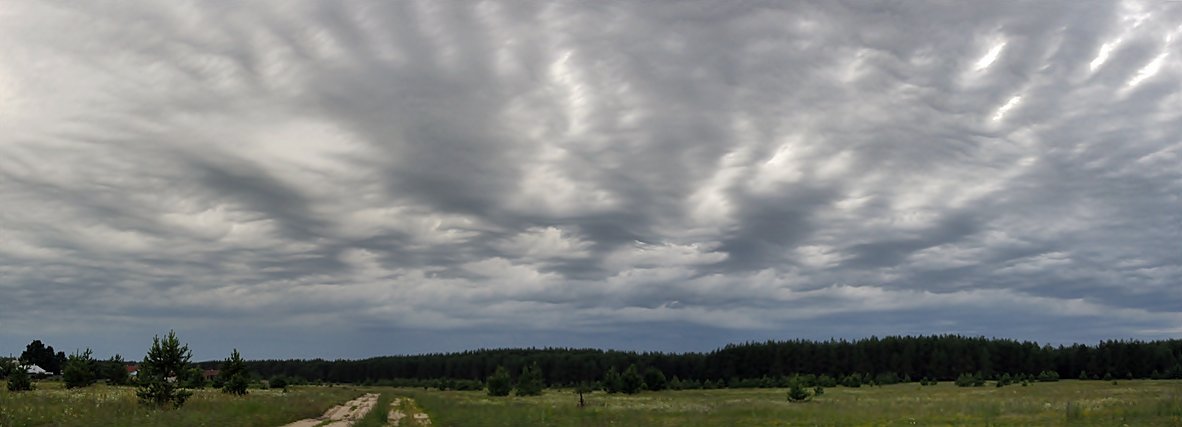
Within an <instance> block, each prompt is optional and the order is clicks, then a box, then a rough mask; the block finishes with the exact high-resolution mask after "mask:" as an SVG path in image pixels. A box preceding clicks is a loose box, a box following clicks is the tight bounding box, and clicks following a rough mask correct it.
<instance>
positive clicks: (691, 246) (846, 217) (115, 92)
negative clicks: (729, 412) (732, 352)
mask: <svg viewBox="0 0 1182 427" xmlns="http://www.w3.org/2000/svg"><path fill="white" fill-rule="evenodd" d="M1180 19H1182V6H1180V5H1177V4H1174V3H1168V2H1167V3H1162V2H1136V1H1128V2H1107V3H1088V4H1079V3H1078V2H1038V3H1019V2H1009V3H993V2H981V3H972V4H937V3H918V2H917V3H901V4H865V3H862V2H821V3H793V4H782V2H756V1H751V2H678V3H669V4H660V3H636V2H574V1H571V2H533V3H531V2H479V3H450V2H437V1H406V2H371V1H346V2H320V1H299V2H287V1H285V2H257V3H252V4H250V5H244V6H236V7H233V8H231V7H225V6H220V5H216V4H209V3H201V2H194V3H178V4H128V3H102V2H64V3H52V4H48V3H28V4H20V5H13V6H12V7H9V8H6V11H5V12H0V51H4V52H5V55H4V58H3V59H0V135H3V136H2V137H0V206H3V207H4V208H3V209H0V293H2V294H3V295H4V298H2V299H0V324H3V325H4V327H3V328H0V329H3V331H0V344H2V347H0V350H2V349H3V348H10V350H9V351H19V349H20V347H21V346H23V345H24V344H25V343H27V342H28V341H30V340H32V339H46V340H47V342H50V343H54V344H55V345H56V346H58V347H59V348H70V347H71V346H77V347H85V346H94V347H96V349H97V350H98V351H99V352H100V353H102V352H110V353H114V352H123V353H125V354H127V353H132V354H134V353H135V352H137V351H141V350H140V349H139V347H142V343H140V341H144V340H138V341H137V340H135V339H131V338H128V337H129V336H136V335H144V336H147V337H150V335H151V334H153V333H159V332H160V331H159V329H167V328H175V329H177V330H178V332H181V333H182V336H185V335H188V336H190V337H192V338H191V339H192V340H193V341H194V343H195V344H201V345H202V347H203V348H202V349H201V350H200V351H199V352H198V353H199V356H202V357H209V358H214V357H221V356H222V355H223V353H224V352H225V351H228V350H229V348H231V347H239V348H244V347H246V346H247V345H249V346H252V347H251V348H249V350H250V351H252V352H254V355H257V356H258V357H266V356H275V357H285V356H330V357H331V356H361V355H370V354H381V353H401V352H416V351H437V350H454V349H462V348H468V347H476V346H501V345H576V346H604V347H623V348H644V347H645V345H646V344H651V345H652V346H655V347H658V348H659V349H663V350H680V349H689V350H701V349H708V348H710V347H712V346H715V345H720V344H723V343H726V342H729V341H735V340H742V339H762V338H787V337H811V338H828V337H831V336H843V337H857V336H864V335H870V334H878V335H883V334H896V333H912V334H918V333H944V332H953V333H968V334H985V335H994V336H1011V337H1015V338H1022V339H1036V340H1043V341H1053V342H1071V341H1091V340H1096V339H1100V338H1125V337H1134V338H1155V337H1163V336H1176V335H1177V334H1178V333H1180V332H1182V329H1180V326H1179V325H1180V324H1182V304H1180V303H1179V302H1178V301H1182V291H1180V289H1182V287H1180V286H1179V283H1178V279H1177V278H1178V277H1182V275H1180V273H1182V255H1179V252H1178V251H1177V250H1176V249H1177V248H1176V247H1177V242H1178V241H1179V238H1182V210H1180V209H1178V207H1179V203H1180V200H1179V196H1180V195H1182V172H1180V170H1182V169H1179V168H1178V167H1177V165H1178V164H1179V161H1180V158H1179V156H1182V142H1179V139H1178V135H1182V113H1179V112H1180V111H1182V102H1180V100H1182V96H1180V92H1179V91H1178V81H1179V78H1180V77H1182V62H1179V59H1178V58H1177V55H1174V54H1172V53H1173V52H1174V51H1177V50H1178V49H1177V46H1178V43H1179V41H1178V38H1179V37H1180V36H1182V28H1180V27H1177V26H1176V25H1175V23H1176V22H1179V20H1180ZM244 341H245V342H249V343H243V342H244ZM318 342H321V343H325V344H326V345H325V346H323V347H319V346H317V345H316V343H318ZM378 343H387V344H378ZM465 344H471V345H465ZM203 352H204V353H203Z"/></svg>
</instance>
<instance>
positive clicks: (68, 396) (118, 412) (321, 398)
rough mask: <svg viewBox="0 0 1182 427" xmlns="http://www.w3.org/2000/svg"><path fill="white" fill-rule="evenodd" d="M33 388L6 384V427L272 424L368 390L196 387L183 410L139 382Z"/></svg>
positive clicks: (0, 409) (2, 399) (2, 410)
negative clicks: (150, 395) (157, 405)
mask: <svg viewBox="0 0 1182 427" xmlns="http://www.w3.org/2000/svg"><path fill="white" fill-rule="evenodd" d="M36 387H37V389H36V390H34V391H30V392H23V393H11V392H8V391H7V390H6V389H5V388H4V387H0V427H25V426H63V427H65V426H267V427H274V426H278V425H282V424H285V423H288V422H291V421H295V420H298V419H302V418H314V417H317V416H319V415H321V414H323V413H324V411H325V410H326V409H328V408H329V407H331V406H333V405H335V404H339V403H341V402H345V401H347V400H349V399H352V398H355V397H357V396H360V395H361V394H363V391H361V390H359V389H354V388H350V387H293V388H291V391H290V392H289V393H283V392H282V391H280V390H251V391H250V394H249V395H247V396H245V397H235V396H230V395H227V394H224V393H221V392H220V391H217V390H210V389H206V390H196V391H195V392H194V393H193V396H192V397H190V398H189V401H188V402H187V403H185V406H184V407H182V408H181V409H178V410H163V411H160V410H150V409H146V408H143V407H141V406H140V405H139V404H138V402H137V401H136V397H135V388H134V387H107V386H103V385H96V386H93V387H88V388H85V389H77V390H65V389H63V388H62V384H61V383H60V382H41V383H37V384H36Z"/></svg>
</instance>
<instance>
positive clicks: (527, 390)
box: [514, 363, 545, 396]
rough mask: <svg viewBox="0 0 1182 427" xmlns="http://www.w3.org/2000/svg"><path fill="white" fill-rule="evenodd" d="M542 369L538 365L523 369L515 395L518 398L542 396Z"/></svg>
mask: <svg viewBox="0 0 1182 427" xmlns="http://www.w3.org/2000/svg"><path fill="white" fill-rule="evenodd" d="M543 381H544V380H543V378H542V368H539V367H538V364H537V363H534V364H532V365H528V366H525V367H522V368H521V376H520V377H518V378H517V389H516V390H515V391H514V394H516V395H518V396H541V395H542V388H543V387H544V386H545V384H543Z"/></svg>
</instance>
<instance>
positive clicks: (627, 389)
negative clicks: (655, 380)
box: [620, 364, 644, 394]
mask: <svg viewBox="0 0 1182 427" xmlns="http://www.w3.org/2000/svg"><path fill="white" fill-rule="evenodd" d="M620 386H621V387H620V391H622V392H624V393H625V394H636V393H640V390H641V389H643V388H644V379H643V378H641V377H640V373H638V372H637V371H636V365H635V364H633V365H628V369H625V370H624V374H623V375H620Z"/></svg>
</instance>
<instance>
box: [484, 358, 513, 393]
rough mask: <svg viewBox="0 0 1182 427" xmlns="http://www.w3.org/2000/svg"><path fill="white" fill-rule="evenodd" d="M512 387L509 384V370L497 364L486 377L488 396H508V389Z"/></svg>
mask: <svg viewBox="0 0 1182 427" xmlns="http://www.w3.org/2000/svg"><path fill="white" fill-rule="evenodd" d="M512 389H513V385H512V384H510V380H509V371H508V370H506V369H505V367H504V366H499V365H498V366H497V370H496V371H495V372H493V374H492V375H491V376H489V377H488V395H489V396H508V395H509V391H511V390H512Z"/></svg>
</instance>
